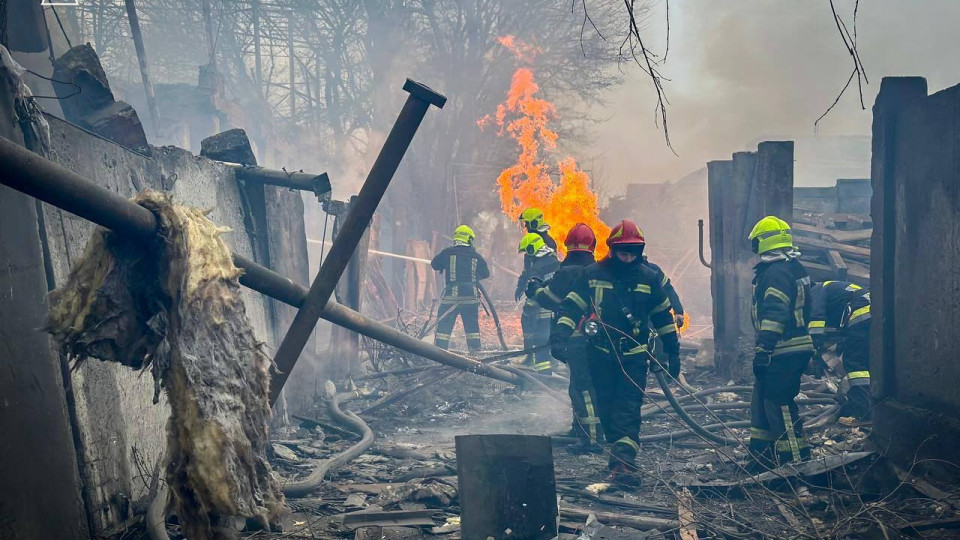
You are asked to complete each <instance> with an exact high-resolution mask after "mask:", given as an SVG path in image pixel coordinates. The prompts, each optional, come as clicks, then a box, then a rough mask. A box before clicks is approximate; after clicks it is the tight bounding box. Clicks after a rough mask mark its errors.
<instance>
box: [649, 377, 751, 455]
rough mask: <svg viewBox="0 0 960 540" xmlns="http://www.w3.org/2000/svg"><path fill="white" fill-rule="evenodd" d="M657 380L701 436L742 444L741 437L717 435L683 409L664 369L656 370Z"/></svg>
mask: <svg viewBox="0 0 960 540" xmlns="http://www.w3.org/2000/svg"><path fill="white" fill-rule="evenodd" d="M656 377H657V382H658V383H660V388H661V389H662V390H663V395H664V397H666V398H667V401H668V402H669V403H670V406H671V407H673V410H674V411H676V412H677V415H678V416H679V417H680V419H681V420H683V422H684V423H685V424H687V425H688V426H690V429H692V430H693V431H695V432H696V433H697V434H698V435H700V436H701V437H703V438H705V439H707V440H709V441H711V442H714V443H716V444H721V445H724V446H733V445H736V444H740V439H738V438H736V437H733V438H731V437H724V436H722V435H717V434H716V433H711V432H709V431H707V430H706V429H704V428H703V426H701V425H700V424H698V423H697V421H696V420H694V419H693V418H692V417H691V416H690V415H689V414H687V411H685V410H684V409H683V406H682V405H680V403H679V402H678V401H677V398H676V397H674V395H673V390H670V383H669V382H667V376H666V373H664V372H663V371H658V372H656Z"/></svg>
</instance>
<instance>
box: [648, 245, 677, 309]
mask: <svg viewBox="0 0 960 540" xmlns="http://www.w3.org/2000/svg"><path fill="white" fill-rule="evenodd" d="M643 264H645V265H647V266H649V267H650V268H652V269H653V270H654V271H655V272H657V274H658V275H659V276H660V284H661V285H662V286H663V290H664V291H665V292H666V293H667V298H669V299H670V307H671V308H673V312H674V313H683V304H681V303H680V295H679V294H677V290H676V289H674V288H673V283H672V282H671V281H670V278H668V277H667V275H666V274H664V273H663V270H662V269H661V268H660V267H659V266H658V265H657V264H655V263H652V262H650V261H649V260H648V259H647V257H646V255H644V257H643Z"/></svg>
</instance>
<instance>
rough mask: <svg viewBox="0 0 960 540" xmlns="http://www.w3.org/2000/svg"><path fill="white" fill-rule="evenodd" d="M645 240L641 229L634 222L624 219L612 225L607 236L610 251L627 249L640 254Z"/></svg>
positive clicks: (645, 242)
mask: <svg viewBox="0 0 960 540" xmlns="http://www.w3.org/2000/svg"><path fill="white" fill-rule="evenodd" d="M646 244H647V241H646V240H645V239H644V238H643V231H641V230H640V227H638V226H637V224H636V223H634V222H633V221H631V220H629V219H625V220H623V221H621V222H620V223H617V224H616V225H614V227H613V229H612V230H611V231H610V236H608V237H607V245H608V246H610V251H629V252H631V253H636V254H637V255H640V254H642V253H643V247H644V246H645V245H646Z"/></svg>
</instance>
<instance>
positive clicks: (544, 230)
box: [517, 208, 557, 251]
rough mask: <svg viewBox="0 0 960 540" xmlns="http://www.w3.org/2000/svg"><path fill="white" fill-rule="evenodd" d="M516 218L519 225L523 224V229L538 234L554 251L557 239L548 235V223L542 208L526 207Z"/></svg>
mask: <svg viewBox="0 0 960 540" xmlns="http://www.w3.org/2000/svg"><path fill="white" fill-rule="evenodd" d="M517 219H518V220H519V221H520V225H521V226H523V229H524V231H526V232H528V233H537V234H539V235H540V237H541V238H543V241H544V242H546V244H547V246H549V247H550V249H552V250H554V251H556V250H557V241H556V240H554V239H553V238H552V237H551V236H550V225H547V221H546V219H545V218H544V217H543V211H542V210H540V209H539V208H527V209H526V210H524V211H523V212H521V213H520V217H518V218H517Z"/></svg>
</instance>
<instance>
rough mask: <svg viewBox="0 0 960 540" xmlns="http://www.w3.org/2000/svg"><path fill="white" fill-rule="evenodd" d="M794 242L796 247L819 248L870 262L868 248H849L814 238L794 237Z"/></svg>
mask: <svg viewBox="0 0 960 540" xmlns="http://www.w3.org/2000/svg"><path fill="white" fill-rule="evenodd" d="M793 240H794V242H795V243H796V244H797V245H798V246H807V247H813V248H820V249H824V250H831V249H832V250H836V251H839V252H840V253H844V254H846V255H852V256H854V257H859V258H862V259H866V260H868V261H869V260H870V248H865V247H860V246H851V245H847V244H838V243H836V242H828V241H826V240H817V239H816V238H808V237H805V236H795V237H794V239H793Z"/></svg>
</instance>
